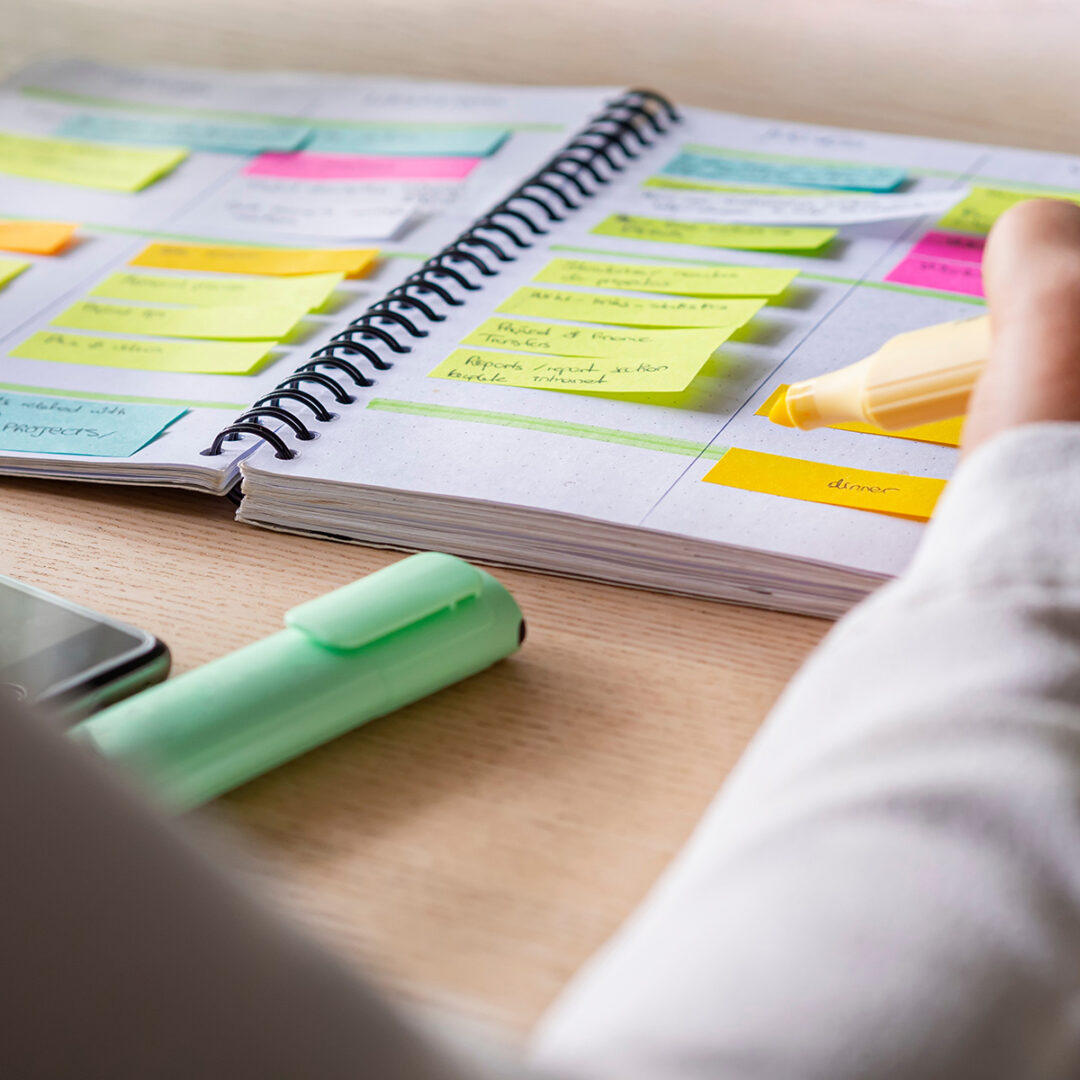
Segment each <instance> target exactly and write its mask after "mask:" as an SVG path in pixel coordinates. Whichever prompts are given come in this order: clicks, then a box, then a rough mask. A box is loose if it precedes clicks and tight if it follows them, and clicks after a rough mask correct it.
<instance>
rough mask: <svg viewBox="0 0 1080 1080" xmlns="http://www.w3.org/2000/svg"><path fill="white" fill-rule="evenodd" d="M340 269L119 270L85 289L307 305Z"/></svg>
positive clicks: (179, 300) (207, 301) (206, 302)
mask: <svg viewBox="0 0 1080 1080" xmlns="http://www.w3.org/2000/svg"><path fill="white" fill-rule="evenodd" d="M343 276H344V275H343V274H341V273H340V272H337V273H332V274H304V275H296V276H294V277H287V278H281V279H277V278H266V277H263V278H260V277H252V278H245V277H240V276H238V275H233V274H229V275H225V276H222V277H181V276H180V275H179V274H139V273H131V272H129V271H119V272H117V273H115V274H110V275H109V276H108V277H107V278H106V279H105V280H104V281H101V282H99V283H98V284H97V285H95V286H94V288H93V289H91V290H90V295H91V296H103V297H108V298H109V299H110V300H129V301H131V302H133V303H148V304H190V305H193V306H196V307H232V306H243V307H271V306H274V305H281V306H283V307H287V308H297V309H299V310H300V311H302V312H303V311H312V310H315V309H317V308H320V307H322V305H323V304H325V303H326V301H327V299H329V297H330V295H331V294H332V293H333V291H334V289H335V288H336V287H337V286H338V285H339V284H340V283H341V279H342V277H343Z"/></svg>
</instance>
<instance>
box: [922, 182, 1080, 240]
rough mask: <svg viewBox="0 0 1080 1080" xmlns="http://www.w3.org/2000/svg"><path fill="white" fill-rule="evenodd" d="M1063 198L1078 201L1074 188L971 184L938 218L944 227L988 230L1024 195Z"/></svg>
mask: <svg viewBox="0 0 1080 1080" xmlns="http://www.w3.org/2000/svg"><path fill="white" fill-rule="evenodd" d="M1039 198H1044V199H1066V200H1067V201H1069V202H1074V203H1080V193H1077V192H1075V191H1015V190H1008V189H1006V188H991V187H973V188H972V189H971V194H970V195H968V196H967V197H966V198H964V199H961V200H960V202H958V203H957V204H956V205H955V206H954V207H953V208H952V209H951V210H950V211H949V212H948V213H947V214H946V215H945V216H944V217H943V218H942V219H941V220H940V221H939V222H938V225H940V226H941V227H942V228H943V229H959V230H960V231H962V232H972V233H988V232H989V231H990V226H991V225H993V224H994V222H995V221H997V219H998V218H999V217H1001V215H1002V214H1004V213H1005V211H1006V210H1008V209H1009V208H1010V207H1012V206H1015V205H1016V204H1017V203H1018V202H1023V201H1024V200H1025V199H1039Z"/></svg>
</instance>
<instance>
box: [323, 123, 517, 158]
mask: <svg viewBox="0 0 1080 1080" xmlns="http://www.w3.org/2000/svg"><path fill="white" fill-rule="evenodd" d="M509 134H510V132H509V131H508V130H506V129H505V128H503V129H500V128H488V127H454V126H448V125H445V124H410V125H403V126H397V125H385V126H384V125H378V126H372V127H317V128H316V129H315V133H314V134H313V135H312V137H311V141H310V142H309V143H308V144H307V145H306V146H305V147H304V149H305V150H311V151H315V152H319V153H324V154H388V155H394V154H398V155H401V156H403V157H405V156H416V157H488V156H489V155H490V154H493V153H495V151H496V150H498V148H499V147H500V146H501V145H502V143H503V142H504V140H505V139H506V138H507V136H508V135H509Z"/></svg>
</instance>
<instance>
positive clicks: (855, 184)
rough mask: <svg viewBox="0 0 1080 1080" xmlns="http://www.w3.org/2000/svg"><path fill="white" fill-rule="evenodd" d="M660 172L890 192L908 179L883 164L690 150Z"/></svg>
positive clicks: (749, 181)
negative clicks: (796, 159)
mask: <svg viewBox="0 0 1080 1080" xmlns="http://www.w3.org/2000/svg"><path fill="white" fill-rule="evenodd" d="M660 173H661V175H663V176H681V177H684V178H687V179H692V180H719V181H728V182H731V181H733V182H736V183H740V184H775V185H779V186H784V185H788V186H792V187H815V188H838V189H841V190H844V191H893V190H895V189H896V188H898V187H899V186H900V185H901V184H902V183H903V182H904V180H906V179H907V174H906V173H905V172H904V171H903V170H902V169H895V168H892V167H891V166H884V165H859V164H848V163H845V162H842V161H837V162H831V161H830V162H795V161H791V162H788V161H771V160H766V159H763V158H749V157H739V156H738V155H735V154H721V153H707V152H701V153H698V152H695V151H693V150H683V152H682V153H680V154H679V155H678V156H677V157H676V158H674V159H673V160H672V161H669V162H668V164H667V165H665V166H664V167H663V168H662V169H661V170H660Z"/></svg>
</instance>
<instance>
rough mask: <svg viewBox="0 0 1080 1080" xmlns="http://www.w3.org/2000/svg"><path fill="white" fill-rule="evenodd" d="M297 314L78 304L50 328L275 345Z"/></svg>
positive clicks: (257, 309) (273, 309) (92, 302)
mask: <svg viewBox="0 0 1080 1080" xmlns="http://www.w3.org/2000/svg"><path fill="white" fill-rule="evenodd" d="M302 314H303V311H301V310H299V309H297V308H295V307H293V308H286V307H192V308H167V307H150V306H146V305H141V304H113V303H108V302H104V301H97V300H80V301H78V302H77V303H74V304H72V305H71V306H70V307H69V308H66V309H65V310H64V311H61V312H60V314H59V315H57V316H55V317H54V318H53V319H52V321H51V323H50V325H51V326H66V327H68V328H69V329H71V330H96V331H99V332H101V333H106V334H149V335H151V336H155V337H176V338H206V339H208V340H218V341H252V340H264V341H276V340H278V339H280V338H283V337H284V336H285V335H286V334H287V333H288V332H289V331H290V330H291V329H292V328H293V327H294V326H295V325H296V323H297V322H298V321H299V319H300V316H301V315H302Z"/></svg>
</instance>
